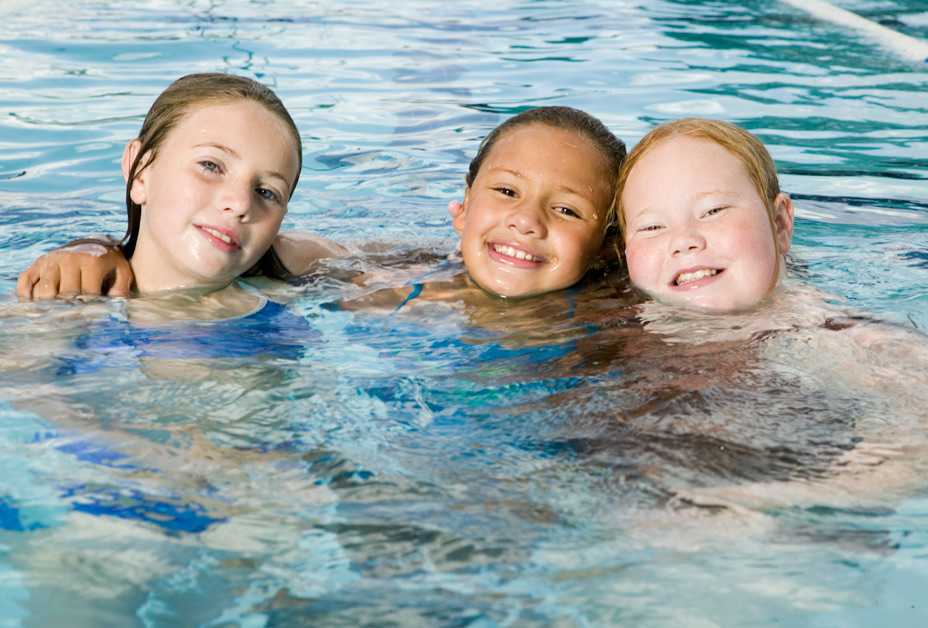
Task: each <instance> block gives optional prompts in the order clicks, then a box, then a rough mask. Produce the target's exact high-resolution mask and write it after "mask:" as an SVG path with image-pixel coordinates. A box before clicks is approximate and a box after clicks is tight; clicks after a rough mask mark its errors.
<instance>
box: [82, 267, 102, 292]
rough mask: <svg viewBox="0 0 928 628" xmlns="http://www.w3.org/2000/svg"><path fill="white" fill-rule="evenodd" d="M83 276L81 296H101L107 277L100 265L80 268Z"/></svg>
mask: <svg viewBox="0 0 928 628" xmlns="http://www.w3.org/2000/svg"><path fill="white" fill-rule="evenodd" d="M78 272H79V273H80V276H81V294H86V295H90V296H100V294H102V293H103V285H104V283H105V282H106V276H105V274H104V271H103V269H102V268H100V265H99V264H93V265H85V266H80V267H79V268H78Z"/></svg>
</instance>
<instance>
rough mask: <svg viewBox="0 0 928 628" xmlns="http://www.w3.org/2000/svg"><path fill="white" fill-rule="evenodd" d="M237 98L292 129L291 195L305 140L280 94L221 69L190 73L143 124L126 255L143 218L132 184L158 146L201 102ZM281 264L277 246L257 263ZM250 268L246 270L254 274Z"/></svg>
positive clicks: (130, 179)
mask: <svg viewBox="0 0 928 628" xmlns="http://www.w3.org/2000/svg"><path fill="white" fill-rule="evenodd" d="M237 100H250V101H252V102H256V103H258V104H260V105H262V106H264V108H265V109H267V110H268V111H269V112H271V113H273V114H274V115H276V116H277V117H278V118H279V119H280V120H281V121H283V123H284V124H285V125H286V127H287V128H288V129H289V130H290V134H291V136H292V138H291V139H292V140H293V143H294V145H295V146H296V150H297V156H298V160H299V161H298V164H297V171H296V178H295V179H294V180H293V186H292V187H291V188H290V197H292V196H293V191H294V190H295V189H296V184H297V182H298V181H299V180H300V171H301V170H302V169H303V143H302V141H301V140H300V132H299V130H298V129H297V128H296V123H295V122H294V121H293V118H292V117H290V113H289V112H288V111H287V108H286V107H284V104H283V103H282V102H281V100H280V98H278V97H277V94H275V93H274V92H273V90H271V89H270V88H269V87H266V86H265V85H262V84H261V83H259V82H257V81H255V80H253V79H250V78H247V77H244V76H236V75H234V74H221V73H218V72H209V73H200V74H188V75H186V76H182V77H181V78H179V79H177V80H176V81H174V82H173V83H171V84H170V85H169V86H168V87H167V89H165V90H164V91H163V92H161V95H160V96H158V98H157V99H156V100H155V102H154V104H152V106H151V109H149V110H148V114H147V115H146V116H145V121H144V122H143V123H142V128H141V129H140V130H139V135H138V138H137V139H138V141H139V144H140V146H139V150H138V152H137V153H136V155H135V160H134V161H133V162H132V165H131V167H130V168H129V174H128V176H127V177H126V212H127V214H128V218H129V224H128V226H127V228H126V235H125V236H123V239H122V241H121V242H120V243H119V248H120V249H121V250H122V253H123V255H125V256H126V259H131V257H132V254H133V253H134V252H135V245H136V243H137V242H138V237H139V227H140V225H141V222H142V207H141V205H139V204H138V203H136V202H135V201H133V200H132V184H133V183H134V182H135V179H136V178H137V177H138V176H139V175H140V174H141V173H142V171H143V170H145V168H147V167H148V166H149V165H150V164H152V163H153V162H154V160H155V159H157V158H158V148H159V147H160V146H161V145H162V143H163V142H164V140H165V138H166V137H167V136H168V134H169V133H170V132H171V130H172V129H173V128H174V127H175V126H177V124H178V123H179V122H180V120H181V119H183V117H184V116H185V115H187V114H188V113H189V112H190V110H191V109H192V108H194V107H196V106H200V105H212V104H219V103H228V102H234V101H237ZM275 264H280V260H279V259H277V256H276V254H275V253H274V252H273V248H271V249H268V251H267V253H265V255H264V256H263V257H262V258H261V259H260V260H259V261H258V262H257V264H255V268H256V269H257V268H259V267H260V268H266V267H268V265H271V266H273V265H275ZM251 272H252V271H249V272H248V273H246V274H250V273H251Z"/></svg>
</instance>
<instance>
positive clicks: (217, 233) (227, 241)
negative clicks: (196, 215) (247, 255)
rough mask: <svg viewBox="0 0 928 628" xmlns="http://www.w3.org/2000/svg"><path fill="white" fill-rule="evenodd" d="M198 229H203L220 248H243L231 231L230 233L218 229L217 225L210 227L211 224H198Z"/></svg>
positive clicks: (232, 249) (229, 249)
mask: <svg viewBox="0 0 928 628" xmlns="http://www.w3.org/2000/svg"><path fill="white" fill-rule="evenodd" d="M196 227H197V229H199V230H200V231H202V232H203V233H204V234H205V235H206V237H207V238H209V240H210V241H211V242H212V243H213V244H214V245H216V246H217V247H218V248H220V249H223V250H227V251H234V250H236V249H239V248H241V245H240V244H239V242H238V240H237V239H236V238H235V236H234V235H233V234H231V233H228V232H226V231H224V230H221V229H218V228H216V227H210V226H209V225H196Z"/></svg>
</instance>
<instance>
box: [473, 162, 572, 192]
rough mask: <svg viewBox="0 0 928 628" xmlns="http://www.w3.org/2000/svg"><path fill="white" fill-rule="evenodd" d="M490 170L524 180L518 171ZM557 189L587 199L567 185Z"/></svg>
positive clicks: (559, 186)
mask: <svg viewBox="0 0 928 628" xmlns="http://www.w3.org/2000/svg"><path fill="white" fill-rule="evenodd" d="M490 170H497V171H500V172H508V173H509V174H511V175H513V176H515V177H518V178H520V179H524V178H525V175H524V174H522V173H521V172H519V171H518V170H513V169H512V168H491V169H490ZM557 189H558V190H562V191H564V192H567V193H569V194H573V195H574V196H579V197H581V198H587V196H585V195H584V194H583V193H582V192H579V191H577V190H575V189H574V188H572V187H570V186H569V185H558V186H557Z"/></svg>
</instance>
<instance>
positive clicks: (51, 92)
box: [0, 0, 928, 626]
mask: <svg viewBox="0 0 928 628" xmlns="http://www.w3.org/2000/svg"><path fill="white" fill-rule="evenodd" d="M840 4H841V5H842V6H845V7H846V8H850V9H854V10H856V11H859V12H860V13H862V14H864V15H867V16H868V17H870V18H871V19H875V20H877V21H881V22H883V23H886V24H889V25H891V26H892V27H893V28H895V29H897V30H900V31H902V32H906V33H908V34H910V35H914V36H917V37H920V38H922V39H928V10H926V8H925V6H924V4H923V3H920V2H915V1H914V0H910V1H908V2H906V1H903V0H888V1H881V2H871V1H869V0H853V1H851V0H848V1H847V2H841V3H840ZM642 5H644V6H642ZM0 15H2V17H3V19H2V25H0V53H2V54H3V56H4V59H5V63H4V64H3V65H2V66H0V84H2V90H0V114H2V115H0V142H2V146H3V151H2V154H0V207H2V210H3V211H2V213H0V251H2V252H3V263H2V267H0V289H2V291H3V292H4V293H7V294H9V293H10V292H11V291H12V290H13V287H14V284H15V279H16V275H17V273H18V272H19V271H20V270H21V269H23V268H25V266H26V265H27V263H28V262H29V261H30V260H31V259H32V258H34V257H35V256H36V255H38V254H39V253H40V252H42V251H44V250H46V249H48V248H49V247H51V246H54V245H57V244H60V243H63V242H66V241H67V240H69V239H72V238H74V237H77V236H80V235H84V234H87V233H92V232H109V233H121V231H122V227H123V220H124V218H123V216H124V210H123V209H122V199H123V191H122V186H121V184H120V179H119V173H118V159H119V155H120V152H121V149H122V144H123V143H124V142H125V141H126V140H127V139H128V138H129V137H131V135H132V134H133V133H134V132H135V130H136V129H137V127H138V125H139V123H140V121H141V118H142V116H143V114H144V112H145V111H146V109H147V107H148V105H149V104H150V102H151V100H152V98H153V97H154V95H155V94H157V93H158V92H159V91H160V90H161V89H163V87H164V86H165V85H166V84H167V83H168V82H169V81H170V80H172V79H173V78H175V77H176V76H178V75H180V74H183V73H187V72H191V71H199V70H202V71H208V70H221V71H233V72H236V73H242V74H246V75H249V76H253V77H257V78H259V79H261V80H262V81H265V82H267V83H269V84H270V85H271V86H273V87H274V88H275V89H276V90H277V92H278V93H279V94H280V95H281V97H282V98H283V100H284V101H285V103H286V104H287V105H288V107H289V108H290V110H291V112H292V113H293V114H294V118H295V119H296V122H297V124H298V125H299V127H300V129H301V130H302V133H303V140H304V146H305V159H304V172H303V175H302V179H301V182H300V188H299V189H298V190H297V193H296V195H295V197H294V199H293V201H292V203H291V205H290V213H289V215H288V218H287V221H286V223H285V224H286V226H287V227H288V228H294V229H307V230H313V231H318V232H321V233H323V234H324V235H327V236H330V237H333V238H335V239H337V240H341V241H347V242H354V243H357V242H363V241H369V240H377V241H382V242H386V243H389V244H390V245H391V247H392V248H393V249H394V250H397V251H403V250H408V249H417V250H421V249H425V250H429V251H434V252H435V253H436V257H440V254H441V253H444V252H447V251H449V250H450V249H451V248H452V247H453V243H454V241H453V237H452V235H453V234H452V231H451V228H450V225H449V224H448V220H447V217H446V214H445V209H444V207H445V206H446V204H447V202H448V200H450V199H453V198H458V197H459V196H460V194H461V190H462V185H463V174H464V171H465V168H466V165H467V162H468V160H469V158H470V157H471V156H472V154H473V153H474V152H475V150H476V146H477V144H478V142H479V140H480V138H481V137H482V136H483V135H484V134H485V133H486V132H487V131H488V130H489V129H490V128H492V127H493V126H494V125H495V124H497V123H498V122H499V121H501V120H502V119H503V118H504V117H506V116H508V115H511V114H512V113H515V112H517V111H519V110H521V108H523V107H526V106H531V105H539V104H555V103H556V104H569V105H573V106H577V107H581V108H584V109H587V110H589V111H590V112H592V113H594V114H596V115H597V116H599V117H601V118H602V119H603V120H604V121H605V122H606V123H607V124H608V125H609V126H610V128H611V129H612V130H613V131H615V132H616V133H617V134H618V135H619V136H620V137H622V138H624V139H625V140H626V141H627V142H628V143H629V144H630V145H631V144H633V143H634V142H635V141H636V140H637V139H638V138H639V137H641V136H642V135H643V134H644V133H645V132H646V131H647V130H648V129H649V128H651V126H653V125H654V124H655V123H657V122H660V121H663V120H665V119H669V118H673V117H678V116H681V115H689V114H695V115H707V116H717V117H724V118H726V119H729V120H732V121H735V122H738V123H739V124H742V125H744V126H746V127H747V128H748V129H750V130H752V131H754V132H756V133H757V134H758V135H760V137H761V138H762V139H763V140H764V141H765V142H766V143H767V145H768V146H769V147H770V149H771V152H772V154H773V156H774V157H775V158H776V159H777V162H778V165H779V167H780V170H781V173H782V181H783V186H784V188H785V189H786V190H788V191H790V192H791V193H792V194H793V196H794V198H795V199H796V201H797V205H798V208H799V209H798V212H797V216H798V221H797V227H796V237H795V248H794V253H795V258H796V265H797V270H798V272H799V273H800V274H801V275H802V276H803V278H804V279H805V280H806V281H808V282H810V283H811V284H813V285H815V286H818V287H820V288H822V289H823V290H825V291H827V292H830V293H833V294H835V295H838V297H843V298H845V299H847V301H848V303H849V304H851V305H853V306H854V307H858V308H861V309H863V310H868V311H871V312H874V313H875V314H877V315H878V316H881V317H884V318H887V319H889V320H892V321H895V322H898V323H901V324H905V325H916V326H918V327H920V328H922V329H924V328H926V326H928V307H926V305H928V186H926V185H925V178H926V176H928V173H926V162H925V155H926V154H928V105H926V99H925V96H924V94H925V92H926V87H928V65H923V66H918V65H912V64H911V63H909V62H906V61H903V60H900V59H899V58H897V57H896V56H894V55H893V54H892V53H891V52H888V51H884V50H882V49H881V48H879V47H878V46H876V45H875V44H873V43H872V42H870V41H868V40H866V39H864V38H861V37H857V36H855V35H854V34H852V33H848V32H847V31H845V30H843V29H841V28H838V27H834V26H830V25H828V24H824V23H822V22H820V21H816V20H814V19H812V18H810V17H808V16H806V15H805V14H803V13H800V12H798V11H796V10H795V9H792V8H790V7H787V6H785V5H780V4H778V3H772V2H759V1H753V0H748V1H746V2H737V3H736V2H721V1H713V2H709V1H678V2H671V1H659V2H649V3H632V2H616V1H609V2H605V1H602V2H594V1H584V2H571V3H563V2H556V1H553V0H552V1H545V0H542V1H535V2H530V1H524V2H485V1H481V0H467V1H464V2H456V3H441V2H425V1H412V0H410V1H404V2H393V3H381V2H376V1H373V0H361V1H357V2H351V3H348V2H345V3H337V4H336V3H329V2H315V3H306V5H305V6H303V7H302V8H300V9H299V10H295V9H294V8H293V7H292V5H291V3H285V2H274V1H258V0H253V1H251V2H247V1H244V0H241V1H236V2H222V1H217V0H211V1H210V2H199V1H196V0H193V1H184V2H181V1H169V0H153V1H151V2H146V3H133V4H129V3H112V2H104V1H102V0H101V1H98V2H90V1H80V2H75V3H71V4H69V5H67V6H61V5H60V4H59V3H53V2H50V1H47V0H35V1H32V2H29V3H25V2H18V1H16V2H8V3H5V4H4V6H3V8H0ZM351 289H352V288H351V287H350V285H348V284H345V283H341V282H339V281H336V280H331V281H319V282H316V283H310V284H307V285H305V286H302V287H300V288H299V294H298V297H297V298H296V299H295V300H294V301H293V302H292V303H291V305H290V307H289V311H290V312H291V313H293V314H294V315H295V316H294V318H297V319H299V324H297V327H296V328H295V329H296V331H295V332H294V331H293V330H291V331H292V332H293V333H292V337H291V336H288V339H289V340H288V343H289V344H288V345H287V347H286V348H284V349H281V348H280V347H276V346H275V347H271V348H270V349H268V350H267V352H265V353H264V354H261V355H257V356H255V357H253V358H250V357H248V356H245V355H242V354H241V352H239V353H237V354H236V353H234V352H233V353H232V354H230V355H229V357H227V358H223V359H222V360H220V361H218V363H217V362H216V361H212V362H211V361H208V360H207V361H206V363H205V366H204V365H202V364H194V365H190V364H184V365H182V366H183V369H180V370H178V368H177V365H176V364H173V363H168V364H167V366H166V367H165V365H163V364H162V365H159V364H157V363H154V362H153V361H150V360H146V359H144V356H142V357H140V356H139V355H136V354H133V353H131V352H128V353H127V352H122V353H120V352H118V351H112V352H109V353H106V354H105V355H104V356H103V358H100V359H98V361H97V362H98V363H95V364H94V366H93V368H80V367H79V366H78V367H75V366H74V365H81V364H84V363H85V362H86V363H92V362H93V360H92V359H91V358H92V356H90V355H89V354H88V352H87V351H88V350H87V349H86V348H82V344H81V338H83V337H84V335H85V334H86V332H87V327H86V325H85V323H84V321H83V320H82V319H80V318H75V314H74V312H76V311H78V310H82V309H84V308H82V307H81V306H78V305H74V304H68V303H59V304H40V305H34V306H28V307H27V306H22V307H19V306H14V305H13V303H12V299H9V300H7V301H5V302H4V303H3V305H4V306H9V311H10V312H11V313H10V314H4V316H3V318H2V319H0V320H2V322H0V347H2V350H3V355H2V357H0V362H2V364H3V366H4V371H3V373H2V378H0V381H2V391H3V392H2V396H0V478H2V480H0V625H20V624H23V625H86V626H97V625H132V624H139V625H177V624H183V625H188V624H189V625H222V624H241V625H248V626H252V625H255V626H258V625H291V624H297V625H299V624H310V625H315V624H335V625H340V624H351V625H355V624H361V623H366V624H374V625H382V624H389V623H396V624H403V625H406V624H408V625H464V624H469V625H478V626H483V625H497V624H518V625H534V624H538V625H548V624H563V625H603V624H620V623H625V624H630V625H649V626H660V625H681V624H682V625H693V626H714V625H774V624H776V625H803V626H807V625H841V626H853V625H860V626H867V625H872V624H874V623H877V622H880V623H882V624H884V625H899V626H904V625H919V624H921V623H924V621H925V619H926V616H928V611H926V608H925V606H924V601H923V600H922V596H921V592H922V591H923V590H924V589H925V587H926V585H928V567H926V565H925V563H924V556H925V548H926V544H928V525H926V523H925V521H926V517H928V502H926V501H925V497H924V496H925V494H926V493H925V484H924V483H922V484H921V486H916V487H915V488H912V489H911V490H909V491H907V493H906V496H905V497H904V498H899V499H897V500H890V501H889V502H888V505H884V506H882V507H876V506H873V505H872V504H869V503H867V504H865V503H863V502H862V503H861V504H860V505H859V506H847V507H844V508H838V507H834V506H831V505H829V503H828V500H826V499H822V504H817V503H815V502H814V501H812V502H798V501H797V502H789V501H786V502H784V503H781V504H779V505H774V506H771V505H769V504H768V505H766V506H764V507H763V508H758V509H756V510H752V509H751V508H750V507H748V506H745V509H746V510H747V512H746V513H742V514H743V516H741V517H738V518H735V519H734V522H735V523H733V519H732V518H730V517H728V516H724V514H713V513H712V512H703V509H698V508H687V507H686V505H685V504H683V505H680V504H679V503H675V502H672V497H673V495H675V494H676V493H677V492H679V491H684V490H685V489H687V488H691V487H701V486H713V485H717V484H720V483H726V482H736V483H737V482H749V481H762V480H781V479H788V480H793V481H800V482H801V481H803V480H805V479H807V478H814V477H816V476H818V475H821V474H822V473H825V472H826V468H827V467H828V465H829V464H830V463H831V462H832V461H833V460H835V459H836V458H838V457H840V455H841V454H842V452H845V451H847V450H848V449H850V448H852V447H853V445H854V439H855V433H854V427H855V426H854V417H857V416H860V415H862V414H864V413H869V414H881V413H885V412H886V411H885V409H884V408H883V407H882V406H880V405H879V404H878V403H877V402H875V401H873V400H870V399H868V398H866V397H864V396H861V395H858V394H855V391H853V390H846V389H841V388H835V387H832V386H830V384H829V382H828V381H827V380H822V379H820V378H817V377H815V376H814V374H811V375H810V373H809V372H807V371H803V370H802V369H800V368H798V367H797V366H796V364H794V362H793V361H792V360H786V359H784V360H783V361H782V362H781V363H778V364H777V365H776V367H774V368H772V367H769V366H767V367H765V368H764V369H762V370H761V369H758V368H757V367H756V365H755V364H753V363H745V362H744V356H743V353H742V352H741V351H737V350H732V351H729V352H725V351H721V352H720V351H717V350H713V351H712V352H708V351H700V350H699V349H698V348H697V349H695V350H693V351H690V352H689V353H684V354H682V355H681V353H680V351H679V349H678V348H675V347H666V346H663V345H661V344H660V343H658V342H650V343H649V342H647V341H643V340H642V334H641V330H640V326H638V325H637V324H636V322H635V320H634V317H632V316H625V315H623V312H625V311H627V310H628V309H629V308H630V307H631V304H632V303H633V302H634V299H633V297H632V296H631V295H629V294H628V292H627V290H625V289H624V287H623V285H622V284H621V282H620V281H612V282H609V283H608V284H607V285H605V286H600V287H597V288H594V289H593V290H594V293H595V294H593V296H592V297H590V296H589V295H586V296H585V297H584V299H585V300H584V299H580V301H581V302H582V303H592V304H593V307H594V309H596V308H599V309H604V310H607V311H610V312H614V313H615V316H614V318H610V319H609V321H608V322H607V323H606V324H602V325H598V326H593V327H591V326H590V325H588V322H589V321H588V319H584V317H583V316H581V315H578V314H577V307H576V305H577V302H578V299H579V297H580V296H581V295H580V294H579V292H580V291H567V292H565V293H562V294H558V295H553V296H552V297H550V298H546V299H542V300H540V301H538V302H528V303H520V304H515V305H512V306H505V307H503V306H501V309H500V310H499V311H498V312H496V313H493V315H485V314H480V313H475V312H471V311H466V310H465V311H449V310H448V309H447V308H440V307H435V308H422V309H420V310H416V311H415V312H414V313H395V314H386V313H383V312H351V311H347V310H345V309H339V308H337V307H330V305H331V304H332V303H333V302H335V301H337V300H338V299H339V298H340V297H341V296H343V295H344V294H345V291H347V290H351ZM836 298H837V297H836ZM92 307H93V308H96V309H97V310H101V311H102V313H103V315H107V314H112V315H114V316H116V317H118V316H119V315H120V313H121V309H120V308H121V307H122V306H121V305H120V304H118V303H102V304H94V305H93V306H92ZM4 311H5V312H6V311H7V310H4ZM62 317H64V318H65V321H64V322H62V321H61V319H62ZM299 325H304V326H305V330H306V333H305V334H304V333H303V332H302V331H301V330H303V329H304V328H302V327H299ZM264 331H266V330H264ZM217 333H219V334H222V333H223V332H222V330H221V329H220V330H219V331H218V332H217ZM236 333H240V334H243V335H246V336H247V335H249V334H252V335H254V336H255V337H256V338H258V339H257V340H255V342H259V343H260V336H261V334H262V330H261V329H257V330H244V331H241V330H240V331H239V332H236ZM53 336H63V338H60V339H59V340H56V341H54V347H55V348H56V352H55V354H54V357H53V359H52V360H49V359H48V356H49V354H50V352H51V348H50V347H51V346H52V343H53V340H52V338H53ZM23 339H26V341H25V342H24V341H23ZM291 340H292V342H290V341H291ZM85 344H86V343H85ZM293 346H297V348H298V350H297V351H292V350H291V349H292V348H293ZM14 351H15V352H16V354H15V355H14V353H13V352H14ZM258 353H260V352H258ZM194 367H196V368H194ZM200 367H202V368H200ZM707 373H708V374H711V375H712V376H713V377H716V374H718V373H725V374H726V375H725V376H724V377H723V378H722V383H715V384H712V385H709V386H703V385H697V386H689V387H688V384H687V385H683V384H681V382H691V381H693V380H698V379H699V378H705V377H706V374H707ZM49 382H51V383H49ZM914 414H916V412H913V415H914ZM784 416H786V419H784ZM616 417H622V418H623V420H624V421H625V423H622V422H621V421H617V420H616ZM892 418H893V417H892V416H890V419H892ZM909 418H911V417H909ZM629 422H632V423H633V424H634V428H635V429H626V428H627V426H628V425H629V424H630V423H629ZM694 422H699V423H700V424H701V425H703V426H704V425H705V424H706V423H709V424H711V428H712V429H711V430H700V429H695V428H692V429H691V426H692V425H693V424H694ZM913 464H915V463H913ZM914 468H916V469H918V468H919V466H918V465H917V464H915V466H914ZM669 503H671V504H675V505H672V506H671V505H668V504H669Z"/></svg>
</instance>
